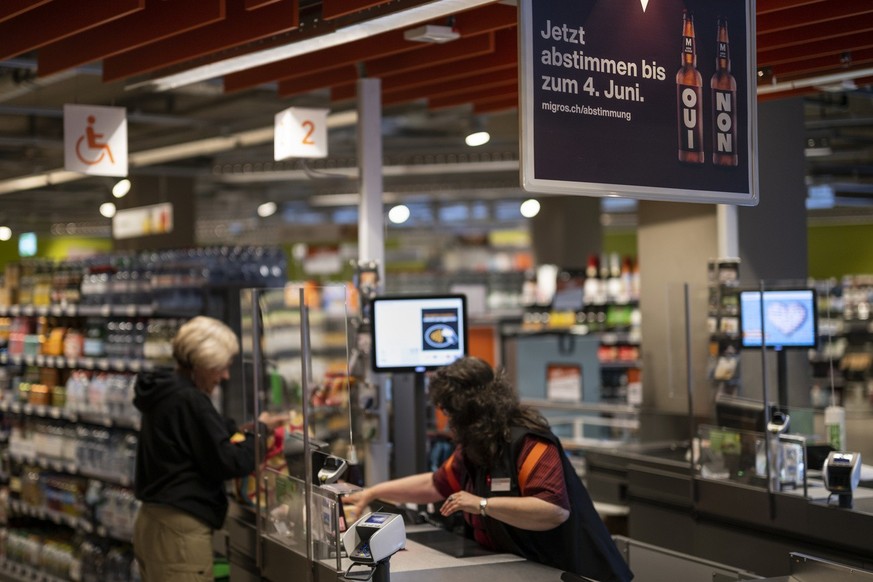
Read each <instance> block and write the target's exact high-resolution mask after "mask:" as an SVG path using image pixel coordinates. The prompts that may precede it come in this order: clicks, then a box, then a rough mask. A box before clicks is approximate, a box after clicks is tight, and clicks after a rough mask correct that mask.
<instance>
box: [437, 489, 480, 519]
mask: <svg viewBox="0 0 873 582" xmlns="http://www.w3.org/2000/svg"><path fill="white" fill-rule="evenodd" d="M480 499H482V498H481V497H479V496H478V495H473V494H472V493H470V492H468V491H456V492H455V493H452V494H451V495H449V496H448V497H446V500H445V502H443V506H442V507H441V508H440V513H441V514H442V515H443V516H444V517H448V516H449V515H451V514H453V513H455V512H456V511H466V512H467V513H479V500H480Z"/></svg>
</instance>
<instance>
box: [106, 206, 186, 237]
mask: <svg viewBox="0 0 873 582" xmlns="http://www.w3.org/2000/svg"><path fill="white" fill-rule="evenodd" d="M170 232H173V205H172V204H171V203H169V202H161V203H159V204H151V205H149V206H139V207H136V208H125V209H124V210H119V211H118V212H116V213H115V216H113V217H112V238H114V239H116V240H121V239H125V238H135V237H140V236H149V235H155V234H168V233H170Z"/></svg>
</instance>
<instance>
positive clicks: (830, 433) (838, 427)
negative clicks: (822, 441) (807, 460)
mask: <svg viewBox="0 0 873 582" xmlns="http://www.w3.org/2000/svg"><path fill="white" fill-rule="evenodd" d="M824 424H825V433H826V434H827V439H828V443H829V444H830V445H831V446H832V447H834V449H836V450H838V451H845V450H846V409H845V408H843V407H842V406H837V405H835V404H832V405H831V406H828V407H827V408H825V411H824Z"/></svg>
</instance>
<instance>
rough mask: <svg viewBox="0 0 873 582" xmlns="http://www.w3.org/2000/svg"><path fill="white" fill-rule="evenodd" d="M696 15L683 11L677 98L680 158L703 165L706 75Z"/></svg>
mask: <svg viewBox="0 0 873 582" xmlns="http://www.w3.org/2000/svg"><path fill="white" fill-rule="evenodd" d="M695 42H696V41H695V38H694V15H692V14H691V13H690V12H688V11H687V10H685V11H684V12H683V13H682V68H681V69H679V72H678V73H676V98H677V104H678V113H679V116H678V117H679V119H678V122H679V161H680V162H686V163H689V164H702V163H703V162H704V158H705V155H704V153H703V119H702V118H703V77H701V76H700V71H698V70H697V47H696V46H695Z"/></svg>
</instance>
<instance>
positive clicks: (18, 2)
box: [0, 0, 52, 22]
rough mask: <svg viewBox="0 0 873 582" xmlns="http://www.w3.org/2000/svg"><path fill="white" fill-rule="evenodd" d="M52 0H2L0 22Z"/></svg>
mask: <svg viewBox="0 0 873 582" xmlns="http://www.w3.org/2000/svg"><path fill="white" fill-rule="evenodd" d="M51 1H52V0H4V2H3V3H2V4H0V22H3V21H4V20H8V19H10V18H14V17H16V16H18V15H19V14H22V13H24V12H27V11H28V10H33V9H34V8H36V7H37V6H42V5H43V4H48V3H49V2H51Z"/></svg>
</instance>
